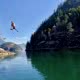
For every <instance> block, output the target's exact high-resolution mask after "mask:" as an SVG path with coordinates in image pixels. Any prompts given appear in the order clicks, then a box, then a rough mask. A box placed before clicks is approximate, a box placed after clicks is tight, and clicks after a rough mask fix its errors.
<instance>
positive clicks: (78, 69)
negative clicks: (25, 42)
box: [0, 51, 80, 80]
mask: <svg viewBox="0 0 80 80" xmlns="http://www.w3.org/2000/svg"><path fill="white" fill-rule="evenodd" d="M58 53H60V55H59V54H57V53H55V54H56V55H54V52H53V54H52V53H45V52H41V53H39V52H37V53H27V55H26V53H25V52H24V53H22V54H20V55H18V56H16V57H14V58H7V59H4V60H1V61H0V80H80V56H79V52H72V51H64V52H63V53H66V54H65V55H63V54H61V52H58ZM72 53H73V54H72ZM74 53H78V54H77V55H74Z"/></svg>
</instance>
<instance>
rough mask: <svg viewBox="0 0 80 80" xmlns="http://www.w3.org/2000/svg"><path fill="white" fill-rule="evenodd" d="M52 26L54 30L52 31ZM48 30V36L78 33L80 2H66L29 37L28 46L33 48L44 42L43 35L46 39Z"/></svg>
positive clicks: (67, 0) (79, 28)
mask: <svg viewBox="0 0 80 80" xmlns="http://www.w3.org/2000/svg"><path fill="white" fill-rule="evenodd" d="M54 25H55V26H56V29H55V30H53V29H54V28H53V26H54ZM49 28H50V36H51V35H52V34H54V33H55V32H57V33H59V32H68V33H69V32H70V33H72V32H80V0H66V1H65V2H64V3H63V4H60V5H59V7H58V9H57V10H56V11H55V12H54V13H53V14H52V15H51V16H50V17H49V18H48V19H47V20H45V21H44V22H42V24H41V25H40V26H39V28H38V29H37V30H36V31H35V34H34V35H32V36H31V40H30V44H31V45H32V47H33V48H34V47H35V46H36V45H37V44H38V43H39V42H40V41H43V40H44V38H43V34H44V35H45V36H46V37H47V38H48V33H49V31H48V29H49ZM42 32H43V34H41V33H42ZM63 35H64V34H63ZM55 36H56V35H55Z"/></svg>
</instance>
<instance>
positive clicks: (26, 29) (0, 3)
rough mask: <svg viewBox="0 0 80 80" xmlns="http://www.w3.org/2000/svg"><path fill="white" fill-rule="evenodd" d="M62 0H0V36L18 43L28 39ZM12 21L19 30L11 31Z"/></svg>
mask: <svg viewBox="0 0 80 80" xmlns="http://www.w3.org/2000/svg"><path fill="white" fill-rule="evenodd" d="M63 1H64V0H0V37H4V38H6V41H8V42H15V43H18V44H21V43H26V42H27V41H28V40H30V37H31V34H32V33H33V32H35V31H36V29H37V28H38V27H39V25H40V24H41V23H42V21H44V20H45V19H47V18H48V17H49V16H50V15H51V14H52V13H53V12H54V10H56V9H57V7H58V5H59V4H60V3H62V2H63ZM11 21H14V23H15V24H16V28H17V29H18V31H19V32H16V31H15V30H14V31H11V30H10V28H11Z"/></svg>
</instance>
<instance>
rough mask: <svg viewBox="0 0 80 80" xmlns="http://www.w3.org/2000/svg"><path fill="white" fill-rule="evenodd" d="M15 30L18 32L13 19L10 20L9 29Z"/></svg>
mask: <svg viewBox="0 0 80 80" xmlns="http://www.w3.org/2000/svg"><path fill="white" fill-rule="evenodd" d="M14 29H15V30H16V31H17V32H18V30H17V29H16V26H15V23H14V22H13V21H11V29H10V30H14Z"/></svg>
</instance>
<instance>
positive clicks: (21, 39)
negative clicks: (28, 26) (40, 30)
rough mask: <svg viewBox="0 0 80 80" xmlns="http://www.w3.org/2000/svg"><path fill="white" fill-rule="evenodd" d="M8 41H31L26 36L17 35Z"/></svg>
mask: <svg viewBox="0 0 80 80" xmlns="http://www.w3.org/2000/svg"><path fill="white" fill-rule="evenodd" d="M6 41H7V42H14V43H16V44H22V43H27V41H29V40H28V38H27V37H26V36H24V37H15V38H12V39H7V40H6Z"/></svg>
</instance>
